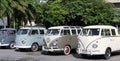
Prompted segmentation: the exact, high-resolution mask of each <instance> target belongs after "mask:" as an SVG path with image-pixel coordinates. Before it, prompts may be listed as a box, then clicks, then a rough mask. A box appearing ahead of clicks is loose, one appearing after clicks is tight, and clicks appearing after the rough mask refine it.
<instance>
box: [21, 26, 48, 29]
mask: <svg viewBox="0 0 120 61" xmlns="http://www.w3.org/2000/svg"><path fill="white" fill-rule="evenodd" d="M38 28H39V29H46V28H45V27H38V26H37V27H28V26H26V27H21V28H20V29H38Z"/></svg>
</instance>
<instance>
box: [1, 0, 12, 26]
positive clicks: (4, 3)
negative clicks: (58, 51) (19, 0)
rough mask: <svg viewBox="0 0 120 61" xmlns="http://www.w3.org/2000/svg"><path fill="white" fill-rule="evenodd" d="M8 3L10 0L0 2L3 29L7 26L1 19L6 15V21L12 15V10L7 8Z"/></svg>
mask: <svg viewBox="0 0 120 61" xmlns="http://www.w3.org/2000/svg"><path fill="white" fill-rule="evenodd" d="M9 1H10V0H8V1H7V0H0V18H1V19H2V22H3V24H4V28H5V27H6V26H7V25H6V24H5V22H4V19H3V17H4V16H5V15H6V16H7V18H8V20H9V18H11V17H12V14H13V10H12V9H11V7H10V6H9Z"/></svg>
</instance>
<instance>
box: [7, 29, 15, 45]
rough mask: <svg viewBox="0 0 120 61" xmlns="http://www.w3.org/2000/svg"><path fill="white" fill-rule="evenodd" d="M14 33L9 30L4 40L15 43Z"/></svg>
mask: <svg viewBox="0 0 120 61" xmlns="http://www.w3.org/2000/svg"><path fill="white" fill-rule="evenodd" d="M15 32H16V31H15V30H9V31H8V36H7V38H6V40H7V42H8V43H11V42H13V41H15V37H16V36H15Z"/></svg>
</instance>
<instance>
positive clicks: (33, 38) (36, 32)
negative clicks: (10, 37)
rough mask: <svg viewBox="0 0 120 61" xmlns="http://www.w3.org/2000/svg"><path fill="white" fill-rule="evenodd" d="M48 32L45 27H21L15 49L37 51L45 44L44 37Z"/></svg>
mask: <svg viewBox="0 0 120 61" xmlns="http://www.w3.org/2000/svg"><path fill="white" fill-rule="evenodd" d="M45 32H46V28H45V27H40V26H26V27H21V28H20V29H19V31H18V33H17V35H16V40H15V43H16V44H15V47H16V49H17V50H19V49H28V48H30V49H31V51H37V50H38V49H39V47H40V46H42V43H43V37H44V34H45Z"/></svg>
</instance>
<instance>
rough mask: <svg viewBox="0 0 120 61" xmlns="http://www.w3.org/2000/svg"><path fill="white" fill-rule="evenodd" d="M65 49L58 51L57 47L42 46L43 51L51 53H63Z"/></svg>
mask: <svg viewBox="0 0 120 61" xmlns="http://www.w3.org/2000/svg"><path fill="white" fill-rule="evenodd" d="M63 50H64V49H58V48H55V47H46V46H42V51H50V52H55V51H63Z"/></svg>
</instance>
